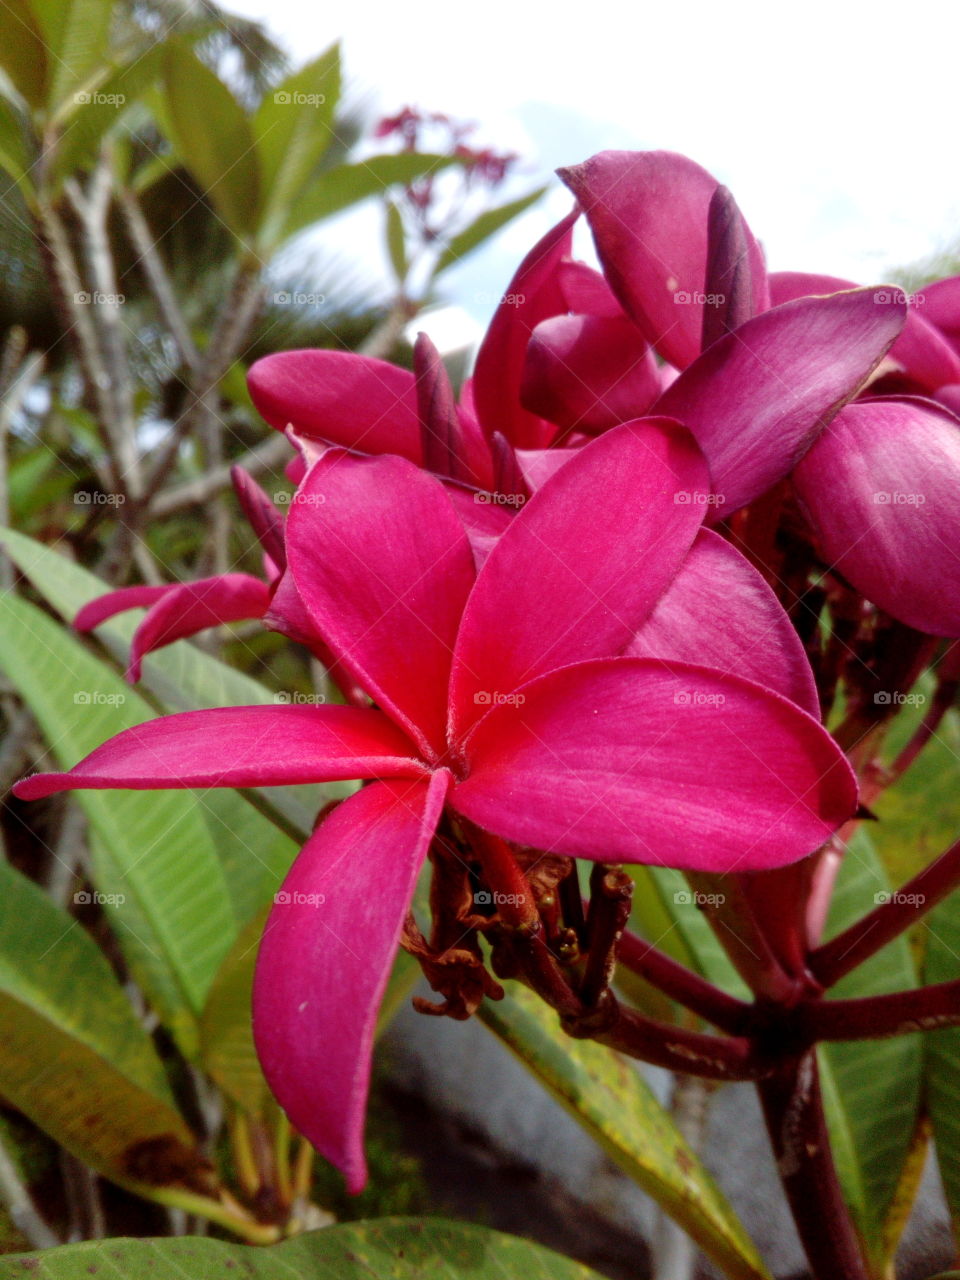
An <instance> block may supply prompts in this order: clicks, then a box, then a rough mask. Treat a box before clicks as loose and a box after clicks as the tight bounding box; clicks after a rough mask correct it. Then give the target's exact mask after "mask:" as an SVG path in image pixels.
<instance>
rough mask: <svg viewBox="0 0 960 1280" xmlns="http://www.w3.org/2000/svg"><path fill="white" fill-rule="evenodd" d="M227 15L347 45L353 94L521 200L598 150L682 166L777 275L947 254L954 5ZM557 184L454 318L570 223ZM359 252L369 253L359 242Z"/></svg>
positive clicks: (280, 9)
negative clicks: (724, 204) (436, 141)
mask: <svg viewBox="0 0 960 1280" xmlns="http://www.w3.org/2000/svg"><path fill="white" fill-rule="evenodd" d="M227 3H228V5H229V7H230V8H232V9H234V10H236V11H238V12H240V13H243V14H245V15H247V16H249V17H255V18H259V19H261V20H263V21H264V22H265V23H266V25H267V27H268V29H269V30H270V31H271V32H272V33H273V35H274V36H275V38H277V39H278V40H279V41H280V43H281V44H284V45H285V46H286V47H287V48H288V50H289V52H290V53H291V55H292V57H293V58H294V60H295V62H296V63H297V64H299V63H301V62H303V61H306V60H307V59H308V58H310V57H311V56H313V55H314V54H316V53H317V52H319V51H320V50H321V49H322V48H323V47H325V46H326V45H327V44H329V43H330V41H331V40H333V39H335V38H337V37H342V39H343V46H344V60H345V66H346V69H347V73H348V76H350V77H351V78H352V80H353V81H354V82H355V83H358V84H359V85H361V86H369V87H370V88H371V90H374V91H375V92H376V94H377V95H378V97H379V105H380V107H381V109H382V110H383V111H384V112H385V113H386V112H390V111H393V110H396V109H397V108H398V107H400V106H402V105H404V104H405V103H408V102H411V103H416V104H418V105H420V106H422V107H424V108H425V109H430V110H441V111H447V112H450V113H451V114H454V115H458V116H462V117H466V118H470V119H475V120H477V121H479V122H480V125H481V129H480V131H479V133H478V138H480V139H482V140H483V141H484V142H490V143H492V144H494V145H496V146H498V147H501V148H506V149H510V148H512V149H514V150H519V151H521V152H522V153H523V154H524V156H526V157H529V159H530V161H531V165H532V171H531V185H533V183H534V182H535V181H536V180H537V179H538V178H540V177H541V176H544V177H545V176H546V175H548V174H549V173H550V171H551V170H552V169H553V168H555V167H556V166H557V165H560V164H570V163H576V162H577V161H579V160H582V159H584V158H586V156H588V155H589V154H591V153H592V152H594V151H599V150H603V149H605V148H607V147H627V148H630V147H636V148H638V149H639V148H663V149H670V150H676V151H683V152H685V153H686V154H688V155H689V156H691V157H692V158H693V159H695V160H697V161H698V162H699V163H700V164H702V165H704V166H705V167H706V168H707V169H710V170H711V171H712V172H713V173H714V174H716V175H717V177H718V178H720V179H721V181H723V182H725V183H726V184H727V185H728V186H729V187H730V188H731V190H732V191H733V193H734V195H735V196H736V198H737V200H738V202H739V203H740V206H741V208H742V209H743V211H744V213H745V214H746V216H747V219H748V221H749V222H750V224H751V227H752V229H753V231H754V233H755V234H756V235H757V236H758V237H759V238H760V239H761V240H762V242H763V244H764V247H765V249H766V252H767V256H768V261H769V264H770V266H771V268H772V269H774V270H777V269H787V268H795V269H802V270H815V271H821V272H826V273H829V274H833V275H838V276H847V277H849V278H851V279H854V280H860V281H863V282H864V283H867V282H870V281H871V280H873V281H877V280H881V279H883V277H884V273H885V272H886V271H887V270H888V269H889V268H891V267H893V266H896V265H900V264H905V263H909V262H912V261H914V260H916V259H917V258H921V257H925V256H926V255H927V254H929V253H930V252H931V251H933V250H935V249H938V248H941V247H944V246H945V245H947V244H950V243H951V242H952V241H953V240H954V238H957V239H960V147H958V136H957V135H958V124H960V94H958V85H960V39H958V37H960V4H957V3H956V0H939V2H938V0H913V3H911V4H904V3H903V0H899V3H892V2H890V0H874V2H872V3H859V2H858V3H852V2H851V0H832V2H829V3H828V2H824V0H812V2H808V3H806V4H802V5H797V4H790V5H786V4H783V3H776V0H771V2H770V3H766V4H763V3H754V2H751V0H715V2H713V3H704V2H702V0H687V2H686V3H679V4H678V3H671V0H660V3H658V4H656V5H651V4H643V3H639V4H638V3H634V4H623V3H614V2H613V0H581V2H580V3H578V4H577V5H576V6H575V7H574V6H573V5H571V4H566V5H565V4H563V3H554V4H551V5H546V4H533V3H529V2H527V0H481V2H480V3H476V2H474V3H470V4H464V3H457V0H445V2H444V0H407V2H406V3H404V2H403V0H354V3H353V4H351V5H350V7H349V8H341V7H340V6H333V5H322V6H321V5H318V6H316V8H315V7H314V5H313V4H312V3H310V2H309V0H227ZM554 184H555V187H556V190H554V191H553V192H552V193H551V195H550V197H548V198H547V199H545V200H544V201H543V202H541V205H540V206H538V207H537V209H536V210H535V211H532V212H531V213H530V214H528V215H527V216H526V217H525V218H524V219H522V220H521V221H518V222H517V223H516V224H515V225H514V226H512V227H511V228H509V229H508V230H507V231H506V232H504V233H502V234H501V235H500V237H499V238H498V243H497V244H496V246H495V247H494V248H493V249H492V250H491V251H490V252H489V253H487V254H484V255H478V256H477V259H476V260H475V261H474V262H471V263H470V265H467V266H465V267H463V268H460V269H458V272H457V274H456V275H454V274H451V276H450V290H449V292H450V293H451V294H453V295H454V298H455V300H457V301H463V300H464V299H463V298H460V297H458V296H457V295H459V294H461V293H467V294H469V293H470V291H473V292H477V291H478V290H480V289H481V288H482V282H483V281H484V280H486V281H488V282H489V286H492V287H493V288H494V289H496V288H498V287H502V285H503V284H505V283H506V279H507V278H508V277H509V274H510V271H511V268H512V265H514V264H515V263H516V262H517V261H519V258H520V257H521V256H522V254H523V252H524V251H525V250H526V248H527V247H529V245H530V244H531V243H532V242H533V240H534V239H535V238H536V236H537V235H538V234H539V233H540V232H541V231H542V230H544V229H545V228H546V227H547V226H548V225H550V223H551V222H552V221H554V220H555V219H556V217H557V216H559V215H560V214H562V213H563V212H564V211H565V210H566V209H567V208H568V207H569V199H568V197H567V194H566V191H565V189H563V188H561V185H560V183H559V182H558V181H557V180H554ZM371 229H372V231H373V232H374V235H376V227H375V226H373V227H372V228H371ZM353 250H354V252H355V253H357V254H358V255H359V256H361V257H369V258H372V257H373V256H374V255H375V253H378V252H379V247H378V246H377V247H376V249H375V248H374V245H373V244H371V243H370V241H367V240H366V238H365V237H363V236H361V235H359V234H357V233H355V239H354V241H353ZM500 277H503V278H502V279H501V278H500ZM471 309H474V308H471Z"/></svg>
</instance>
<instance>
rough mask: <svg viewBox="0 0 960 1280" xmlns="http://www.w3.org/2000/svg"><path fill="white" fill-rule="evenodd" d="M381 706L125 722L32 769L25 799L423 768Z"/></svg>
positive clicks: (222, 710)
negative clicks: (80, 750)
mask: <svg viewBox="0 0 960 1280" xmlns="http://www.w3.org/2000/svg"><path fill="white" fill-rule="evenodd" d="M414 754H415V748H414V746H413V744H412V743H411V742H410V740H409V739H408V738H406V737H405V736H404V735H403V734H402V733H401V732H400V730H399V729H397V728H396V726H395V725H393V724H391V723H390V721H389V720H388V719H387V718H386V716H384V715H382V714H381V713H380V712H379V711H374V710H366V709H364V708H358V707H334V706H330V707H305V706H276V707H269V706H256V707H213V708H210V709H208V710H204V711H181V712H179V713H178V714H177V715H172V716H160V717H159V718H158V719H156V720H147V721H145V722H144V723H143V724H138V725H135V726H134V727H133V728H132V729H124V730H123V732H122V733H118V734H116V735H115V736H114V737H113V738H110V739H108V741H106V742H104V743H102V744H101V745H100V746H99V747H97V748H96V750H94V751H91V752H90V754H89V755H88V756H85V757H84V758H83V759H82V760H81V761H80V763H79V764H75V765H74V766H73V768H72V769H71V770H69V772H67V773H35V774H33V776H32V777H29V778H23V779H22V780H21V781H20V782H18V783H17V785H16V787H15V791H16V794H17V795H18V796H19V797H20V799H21V800H39V799H41V798H42V797H43V796H52V795H54V794H55V793H56V792H57V791H73V790H76V789H78V788H79V789H81V790H92V791H103V790H108V789H110V788H112V787H122V788H125V789H132V790H135V791H162V790H165V789H166V788H168V787H282V786H289V785H292V784H294V783H299V782H334V781H336V780H339V779H344V778H377V777H388V778H391V777H406V778H410V777H416V776H418V775H422V774H423V773H424V772H425V771H426V766H425V765H423V764H421V762H420V761H419V760H416V759H414Z"/></svg>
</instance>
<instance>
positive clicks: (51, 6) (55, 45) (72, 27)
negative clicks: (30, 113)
mask: <svg viewBox="0 0 960 1280" xmlns="http://www.w3.org/2000/svg"><path fill="white" fill-rule="evenodd" d="M32 5H33V10H34V12H35V13H36V16H37V21H38V25H39V27H40V29H41V31H42V32H43V35H44V39H45V41H46V44H47V48H48V49H49V51H50V63H49V86H48V90H47V107H48V109H49V110H50V112H51V113H53V112H54V111H55V110H56V108H57V107H58V106H59V105H60V103H61V102H63V101H64V100H66V99H67V98H68V97H70V96H71V95H73V94H75V93H78V92H82V91H83V90H84V89H85V88H86V85H85V83H84V82H85V81H86V80H87V79H88V77H89V76H90V74H91V73H92V72H93V71H95V70H96V68H97V67H98V66H99V65H100V63H101V62H102V61H103V57H104V52H105V50H106V49H107V48H108V47H109V37H110V23H111V19H112V17H113V0H32Z"/></svg>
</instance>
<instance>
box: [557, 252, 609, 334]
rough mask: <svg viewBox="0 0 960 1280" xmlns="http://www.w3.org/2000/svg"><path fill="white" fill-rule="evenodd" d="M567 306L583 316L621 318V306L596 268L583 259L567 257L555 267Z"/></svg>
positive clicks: (569, 309)
mask: <svg viewBox="0 0 960 1280" xmlns="http://www.w3.org/2000/svg"><path fill="white" fill-rule="evenodd" d="M557 279H558V280H559V282H560V291H561V293H562V294H563V296H564V299H565V301H566V304H567V308H566V309H567V310H568V311H573V312H575V313H576V314H578V315H584V316H603V317H607V318H614V319H615V318H619V319H622V318H623V308H622V307H621V306H620V303H619V302H618V301H617V300H616V298H615V297H614V296H613V291H612V290H611V288H610V286H609V285H608V284H607V282H606V280H604V278H603V276H602V275H601V274H600V272H599V271H594V269H593V267H588V266H587V264H586V263H585V262H575V261H573V260H570V259H568V260H566V261H564V262H561V263H560V266H559V267H558V268H557Z"/></svg>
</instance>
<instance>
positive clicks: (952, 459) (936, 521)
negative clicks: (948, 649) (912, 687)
mask: <svg viewBox="0 0 960 1280" xmlns="http://www.w3.org/2000/svg"><path fill="white" fill-rule="evenodd" d="M794 480H795V484H796V489H797V495H798V497H799V498H800V501H801V502H802V503H803V505H804V507H805V509H806V511H807V514H808V516H809V519H810V523H811V525H812V526H813V528H814V531H815V532H816V534H817V538H818V540H819V543H820V547H821V551H822V554H823V556H824V558H825V559H826V561H827V562H828V563H829V564H831V565H833V566H834V567H836V568H837V569H838V570H839V571H840V573H842V574H843V576H844V577H845V578H847V579H848V581H850V582H851V583H852V584H853V586H854V587H856V589H857V590H858V591H860V592H862V593H863V595H865V596H866V597H867V599H868V600H872V601H873V602H874V604H877V605H879V606H880V608H881V609H885V610H886V612H887V613H889V614H891V615H892V616H893V617H895V618H899V620H900V621H901V622H905V623H907V625H908V626H911V627H915V628H916V629H917V630H918V631H926V632H928V633H929V634H931V635H937V636H958V635H960V422H958V421H957V419H956V418H955V417H954V416H953V415H952V414H951V413H948V412H947V411H946V410H945V409H940V408H939V407H937V406H936V405H934V404H933V403H932V402H929V401H910V400H902V401H901V400H895V399H893V398H889V397H884V398H881V399H876V400H864V401H859V402H858V403H856V404H851V405H848V406H847V408H846V409H844V410H843V411H842V412H841V413H839V414H838V415H837V417H836V418H835V419H834V420H833V422H832V424H831V426H830V429H829V430H828V431H825V432H824V433H823V435H822V436H821V437H820V439H819V440H818V441H817V443H816V444H815V445H814V447H813V448H812V449H811V450H810V452H809V453H808V454H807V457H806V458H805V459H804V460H803V462H802V463H801V465H800V466H799V467H798V468H797V471H796V474H795V477H794Z"/></svg>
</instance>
